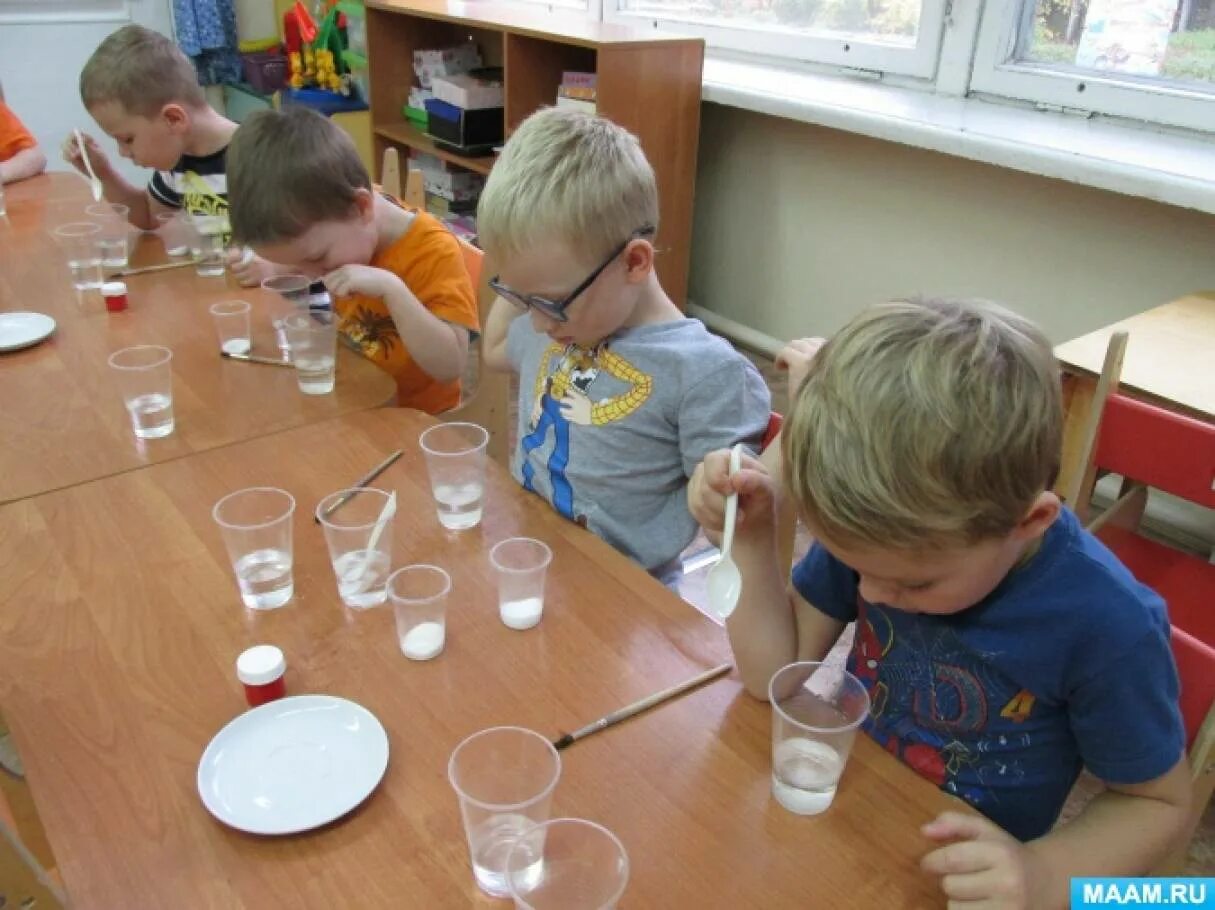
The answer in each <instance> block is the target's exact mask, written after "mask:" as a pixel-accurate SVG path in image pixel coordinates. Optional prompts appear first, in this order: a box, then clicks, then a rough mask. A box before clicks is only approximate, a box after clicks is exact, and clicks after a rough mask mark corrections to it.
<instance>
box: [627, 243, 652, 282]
mask: <svg viewBox="0 0 1215 910" xmlns="http://www.w3.org/2000/svg"><path fill="white" fill-rule="evenodd" d="M624 266H625V268H626V269H627V272H626V273H625V274H626V279H627V280H628V282H629V283H630V284H633V283H636V282H638V281H641V280H642V279H643V278H645V277H646V276H647V275H649V274H650V272H652V271H653V270H654V245H653V244H652V243H650V241H648V240H643V239H642V238H640V237H639V238H637V239H635V240H632V241H630V243H629V245H628V246H626V247H625V248H624Z"/></svg>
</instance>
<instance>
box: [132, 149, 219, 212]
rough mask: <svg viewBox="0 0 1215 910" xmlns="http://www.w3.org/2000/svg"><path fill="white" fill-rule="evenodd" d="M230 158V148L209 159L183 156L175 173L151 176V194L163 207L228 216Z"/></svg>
mask: <svg viewBox="0 0 1215 910" xmlns="http://www.w3.org/2000/svg"><path fill="white" fill-rule="evenodd" d="M227 155H228V148H227V146H224V147H223V148H222V149H220V150H219V151H218V152H212V153H211V154H210V155H202V156H195V155H182V156H181V160H180V161H178V162H177V164H175V165H174V166H173V169H172V170H168V171H156V172H155V173H154V174H152V179H151V180H150V181H148V192H149V193H151V194H152V198H153V199H155V200H156V201H157V202H159V203H161V204H162V205H167V206H168V207H169V208H174V209H184V210H185V211H187V212H189V213H190V214H192V215H226V214H227V213H228V176H227V174H226V173H225V167H224V165H225V159H226V158H227Z"/></svg>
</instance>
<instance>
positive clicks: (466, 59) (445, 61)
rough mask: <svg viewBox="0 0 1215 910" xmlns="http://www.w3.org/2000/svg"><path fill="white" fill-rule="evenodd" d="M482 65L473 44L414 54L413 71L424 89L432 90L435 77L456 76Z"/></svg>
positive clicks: (415, 52) (421, 51)
mask: <svg viewBox="0 0 1215 910" xmlns="http://www.w3.org/2000/svg"><path fill="white" fill-rule="evenodd" d="M480 65H481V54H480V53H479V52H478V51H477V46H476V45H475V44H473V43H471V42H470V43H468V44H461V45H458V46H457V47H449V48H443V49H440V50H417V51H414V52H413V71H414V72H415V73H416V74H417V76H418V81H419V82H420V83H421V84H422V88H430V87H431V82H432V81H433V79H434V77H435V76H455V75H459V74H460V73H467V72H468V71H469V70H473V69H476V68H477V67H479V66H480Z"/></svg>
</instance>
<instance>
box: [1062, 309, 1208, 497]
mask: <svg viewBox="0 0 1215 910" xmlns="http://www.w3.org/2000/svg"><path fill="white" fill-rule="evenodd" d="M1117 331H1126V332H1128V333H1129V338H1128V339H1127V345H1126V359H1125V360H1124V361H1123V365H1122V384H1121V389H1122V391H1123V392H1124V393H1125V394H1128V395H1131V396H1133V397H1136V398H1142V399H1143V400H1145V401H1150V402H1152V403H1153V404H1157V405H1160V406H1161V407H1164V408H1167V409H1169V410H1171V411H1176V412H1177V413H1179V414H1185V415H1188V416H1190V417H1194V418H1197V419H1198V420H1205V421H1208V422H1215V366H1212V364H1215V291H1205V292H1202V293H1198V294H1191V295H1189V296H1188V297H1182V298H1180V299H1178V300H1174V301H1172V302H1171V303H1166V304H1164V305H1163V306H1158V307H1156V308H1154V309H1151V310H1147V311H1146V312H1143V313H1139V314H1138V315H1135V316H1131V317H1130V318H1129V319H1123V320H1122V321H1121V322H1115V323H1113V324H1112V325H1107V326H1105V327H1104V328H1100V329H1097V330H1096V331H1095V332H1089V333H1088V334H1087V335H1082V336H1080V337H1079V338H1073V339H1072V340H1071V341H1067V342H1064V343H1063V344H1061V345H1059V346H1058V347H1056V348H1055V356H1056V357H1058V358H1059V362H1060V363H1061V364H1062V366H1063V371H1064V379H1063V390H1064V402H1065V405H1066V409H1067V418H1066V422H1065V424H1064V430H1063V469H1062V474H1061V475H1060V478H1059V482H1058V483H1057V484H1056V489H1060V490H1062V489H1066V485H1067V481H1068V480H1069V479H1070V477H1071V474H1072V472H1073V471H1074V470H1075V469H1076V464H1075V462H1076V460H1077V458H1078V450H1079V449H1081V448H1082V447H1083V444H1084V430H1085V426H1086V424H1087V418H1088V413H1089V406H1090V404H1091V402H1092V397H1093V392H1094V390H1095V388H1096V385H1097V377H1098V376H1099V375H1100V373H1101V365H1102V363H1103V361H1104V360H1105V348H1106V345H1107V344H1108V342H1109V338H1110V335H1112V334H1113V333H1114V332H1117Z"/></svg>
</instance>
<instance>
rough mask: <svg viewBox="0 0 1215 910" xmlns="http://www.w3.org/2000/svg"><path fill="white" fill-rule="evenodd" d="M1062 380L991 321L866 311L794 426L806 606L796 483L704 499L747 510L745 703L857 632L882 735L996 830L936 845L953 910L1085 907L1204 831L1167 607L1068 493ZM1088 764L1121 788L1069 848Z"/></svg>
mask: <svg viewBox="0 0 1215 910" xmlns="http://www.w3.org/2000/svg"><path fill="white" fill-rule="evenodd" d="M1061 428H1062V406H1061V403H1060V392H1059V377H1058V367H1057V364H1056V362H1055V360H1054V357H1053V355H1052V353H1051V349H1050V346H1049V344H1048V343H1047V341H1046V339H1045V338H1044V337H1043V336H1042V334H1041V333H1040V332H1039V331H1038V330H1037V329H1036V328H1035V327H1034V326H1033V325H1031V324H1030V323H1028V322H1026V321H1025V320H1023V319H1021V318H1019V317H1017V316H1016V315H1014V314H1012V313H1010V312H1008V311H1006V310H1003V309H1000V308H999V307H995V306H993V305H990V304H981V303H971V302H952V301H898V302H893V303H887V304H883V305H880V306H875V307H871V308H869V309H867V310H865V311H864V312H863V313H861V314H860V315H859V316H858V317H857V318H856V319H854V320H853V321H852V322H851V323H850V324H849V325H847V326H846V327H845V328H844V329H843V330H841V332H840V333H839V334H838V335H837V336H836V337H835V338H833V339H832V340H831V341H829V342H828V343H827V344H826V345H825V346H824V347H823V348H822V350H821V351H819V352H818V353H817V355H815V356H814V359H813V360H812V361H811V362H810V364H809V367H808V372H807V375H806V378H805V380H804V381H803V382H802V383H801V386H800V388H799V389H798V391H797V394H796V396H795V398H794V400H793V403H792V404H791V407H790V413H789V415H788V416H787V419H786V421H785V425H784V432H783V434H782V435H783V440H782V449H781V454H782V458H783V462H784V474H785V478H784V479H785V486H786V489H787V491H788V494H789V495H792V496H793V499H794V501H795V502H796V503H797V505H798V507H799V510H800V512H801V515H802V518H803V520H804V521H805V522H806V524H807V526H808V528H809V530H810V531H811V532H812V533H813V535H814V537H815V540H816V542H815V544H814V546H813V548H812V549H811V551H810V552H809V554H808V555H807V556H806V557H805V559H804V560H802V561H801V562H800V563H799V564H798V565H797V566H796V567H795V568H794V570H793V575H792V584H791V586H790V588H789V589H788V591H786V589H785V585H784V573H783V572H782V571H781V567H780V566H779V565H777V561H776V555H775V554H776V549H775V546H774V539H773V517H772V516H773V500H774V498H775V496H776V495H777V483H776V481H775V479H774V478H773V477H772V476H771V475H770V474H769V473H768V472H767V471H766V470H765V468H764V467H763V465H762V464H761V463H760V462H758V461H755V460H750V461H749V462H748V463H747V464H746V466H745V468H744V470H742V471H740V472H739V473H738V474H737V475H735V477H733V478H729V477H728V472H727V469H726V453H724V452H714V453H712V454H711V455H710V456H708V457H707V458H706V459H705V461H704V463H703V464H702V465H701V467H700V468H699V469H698V470H697V473H696V475H695V477H694V478H693V481H692V484H691V486H690V489H689V502H690V506H691V509H692V512H693V514H694V515H695V516H696V517H697V518H698V519H699V520H700V521H701V522H702V523H704V524H705V526H706V527H709V528H715V527H719V526H720V518H719V516H720V508H721V503H722V499H723V497H724V495H725V494H726V493H728V492H730V491H732V490H733V491H737V492H738V494H739V516H740V517H739V523H738V526H737V529H736V532H735V537H734V558H735V560H736V561H737V562H738V564H739V568H740V569H741V571H742V574H743V586H742V592H743V593H742V597H741V599H740V601H739V605H738V608H737V609H736V611H735V612H734V613H733V614H732V615H731V616H730V618H729V620H728V621H727V624H726V626H727V630H728V632H729V635H730V643H731V646H732V647H733V650H734V655H735V659H736V661H737V664H738V668H739V672H740V673H741V675H742V679H743V683H744V684H745V685H746V687H747V689H748V691H749V692H751V693H752V694H753V695H756V696H757V697H761V698H762V697H765V695H766V691H767V683H768V680H769V678H770V677H771V676H772V674H773V673H774V672H775V671H776V670H777V669H779V668H780V667H781V666H783V665H784V664H787V663H790V662H792V661H794V660H821V659H822V658H823V656H824V655H826V653H827V652H828V650H830V648H831V646H832V645H833V644H834V643H835V640H836V639H837V638H838V637H839V635H840V633H841V632H842V631H843V629H844V627H845V625H846V624H847V623H849V622H853V621H855V622H856V632H855V638H854V641H853V645H852V651H851V654H850V656H849V659H848V668H849V670H851V671H852V672H853V673H854V674H856V675H857V676H858V677H859V678H860V679H861V680H862V681H863V682H864V684H865V686H866V687H867V688H868V691H869V695H870V698H871V701H872V712H871V714H870V717H869V719H868V720H867V721H866V723H865V726H864V729H865V731H866V732H867V733H868V734H869V735H870V736H871V737H872V738H873V739H874V740H876V741H877V742H878V743H879V744H880V745H881V746H883V747H884V748H886V749H887V750H889V751H890V752H891V753H893V754H894V755H896V756H898V757H899V758H900V759H901V760H902V761H903V762H905V763H906V764H908V765H910V766H911V767H912V768H914V769H915V770H916V771H917V772H918V773H920V774H921V775H923V776H924V777H927V778H928V779H929V780H931V781H933V782H934V783H936V784H937V785H938V786H940V787H941V788H942V789H944V790H946V791H947V792H949V793H953V794H955V795H957V796H959V797H961V798H962V799H964V800H966V801H967V802H968V803H970V804H971V805H973V806H975V807H976V808H977V809H979V810H980V811H981V812H982V813H983V814H984V815H985V816H987V819H990V821H988V820H987V819H982V818H978V817H975V816H972V815H969V814H963V813H954V812H949V813H945V814H944V815H942V816H941V817H939V818H937V819H935V820H934V821H932V822H930V823H929V824H927V825H925V827H924V829H923V832H924V834H925V836H926V837H927V838H928V840H929V842H930V843H929V844H926V850H927V851H928V852H927V855H926V856H925V857H924V859H923V861H922V867H923V869H924V870H925V871H926V872H928V873H930V874H934V875H938V876H940V877H941V888H942V890H943V891H944V893H945V895H946V897H947V898H948V899H949V901H950V906H954V902H955V901H956V902H958V905H959V906H960V905H967V906H969V902H972V901H973V902H976V903H975V906H980V905H981V906H984V907H1008V908H1033V910H1040V908H1053V907H1065V906H1067V901H1068V892H1069V887H1068V884H1069V879H1070V878H1071V877H1073V876H1081V875H1084V876H1113V875H1142V874H1144V873H1146V872H1147V871H1148V870H1149V869H1150V868H1151V866H1152V864H1153V863H1154V862H1155V861H1157V860H1158V859H1159V858H1161V857H1162V856H1163V855H1164V854H1165V853H1166V852H1167V851H1168V849H1169V848H1170V847H1171V846H1172V844H1173V841H1174V839H1175V838H1176V837H1178V836H1179V835H1180V834H1181V833H1182V832H1183V831H1184V830H1185V826H1186V820H1187V815H1188V806H1189V799H1190V785H1189V776H1188V773H1187V771H1186V766H1185V761H1184V759H1185V756H1184V748H1185V734H1184V730H1183V727H1182V722H1181V717H1180V713H1179V710H1178V706H1177V695H1178V682H1177V672H1176V668H1175V667H1174V664H1173V659H1172V653H1171V651H1170V648H1169V625H1168V619H1167V616H1166V614H1165V609H1164V605H1163V603H1162V602H1161V601H1160V599H1159V598H1158V597H1157V596H1156V595H1155V594H1154V593H1153V592H1152V591H1150V590H1149V589H1147V588H1145V587H1144V586H1143V585H1140V584H1139V583H1138V582H1136V581H1135V579H1134V578H1133V577H1132V576H1131V575H1130V573H1129V572H1128V571H1127V570H1126V569H1125V568H1124V567H1123V566H1122V565H1121V564H1120V563H1119V562H1118V561H1117V559H1116V558H1115V557H1114V556H1113V555H1112V554H1110V552H1109V551H1108V550H1106V549H1105V547H1103V546H1102V545H1101V544H1100V543H1099V542H1098V541H1097V540H1096V539H1095V538H1094V537H1092V535H1090V534H1088V532H1086V531H1085V530H1084V529H1083V528H1081V527H1080V525H1079V523H1078V522H1077V520H1076V518H1075V516H1074V515H1073V514H1072V513H1071V512H1069V511H1067V510H1066V509H1063V508H1062V507H1061V506H1060V503H1059V500H1058V498H1057V497H1056V496H1055V494H1054V493H1052V492H1051V491H1050V486H1051V484H1052V483H1053V481H1054V477H1055V475H1056V473H1057V471H1058V467H1059V452H1060V449H1061V440H1062V429H1061ZM1082 767H1087V768H1088V769H1089V770H1090V771H1091V772H1092V773H1093V774H1095V775H1097V776H1098V777H1100V778H1101V779H1102V781H1104V783H1105V785H1106V789H1105V792H1103V793H1102V794H1100V795H1099V796H1097V797H1096V798H1095V799H1094V800H1093V801H1092V802H1091V803H1090V804H1089V805H1088V806H1087V807H1086V808H1085V810H1084V811H1083V812H1082V813H1081V814H1080V815H1079V816H1077V817H1076V818H1075V819H1074V820H1072V821H1071V822H1069V823H1068V824H1065V825H1061V826H1059V827H1058V828H1052V826H1053V825H1054V822H1055V820H1056V818H1057V817H1058V814H1059V810H1060V808H1061V807H1062V806H1063V802H1064V800H1065V799H1066V797H1067V794H1068V792H1069V791H1070V789H1071V787H1072V785H1073V784H1074V783H1075V780H1076V777H1077V775H1078V774H1079V772H1080V769H1081V768H1082Z"/></svg>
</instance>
